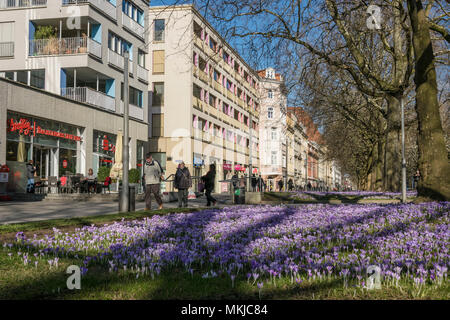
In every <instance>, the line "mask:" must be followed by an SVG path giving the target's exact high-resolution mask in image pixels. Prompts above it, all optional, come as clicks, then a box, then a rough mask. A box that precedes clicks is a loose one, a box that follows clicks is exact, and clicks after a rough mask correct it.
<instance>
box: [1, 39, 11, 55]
mask: <svg viewBox="0 0 450 320" xmlns="http://www.w3.org/2000/svg"><path fill="white" fill-rule="evenodd" d="M0 57H2V58H5V57H14V42H0Z"/></svg>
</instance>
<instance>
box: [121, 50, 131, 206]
mask: <svg viewBox="0 0 450 320" xmlns="http://www.w3.org/2000/svg"><path fill="white" fill-rule="evenodd" d="M128 59H129V53H128V51H125V52H124V54H123V63H124V66H123V77H124V80H123V95H124V96H123V127H124V131H123V153H122V163H123V175H122V197H120V201H121V203H120V204H121V208H122V211H123V212H129V211H130V206H129V204H130V202H129V201H130V190H129V189H128V169H129V146H128V139H129V132H128V131H129V130H128V129H129V123H128V99H129V94H128V91H129V89H128Z"/></svg>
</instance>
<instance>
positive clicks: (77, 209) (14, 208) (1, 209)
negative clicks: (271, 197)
mask: <svg viewBox="0 0 450 320" xmlns="http://www.w3.org/2000/svg"><path fill="white" fill-rule="evenodd" d="M214 197H215V198H216V199H217V200H218V201H219V202H218V203H217V206H216V207H225V206H229V205H231V204H232V202H231V197H230V196H229V195H219V194H216V195H214ZM188 205H189V207H191V208H201V207H206V198H205V196H203V197H200V198H198V199H194V200H189V202H188ZM164 207H165V208H177V207H178V202H170V203H164ZM157 208H158V205H157V203H156V201H155V200H154V198H152V209H153V210H156V209H157ZM118 209H119V203H118V202H80V201H70V202H68V201H65V202H62V201H34V202H19V201H17V202H16V201H8V202H0V224H10V223H20V222H32V221H41V220H50V219H62V218H74V217H89V216H99V215H105V214H113V213H117V212H118ZM144 209H145V203H144V202H140V201H137V202H136V211H139V210H144Z"/></svg>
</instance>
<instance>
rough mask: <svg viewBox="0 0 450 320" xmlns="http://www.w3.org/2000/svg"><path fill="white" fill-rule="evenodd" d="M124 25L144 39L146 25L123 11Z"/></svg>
mask: <svg viewBox="0 0 450 320" xmlns="http://www.w3.org/2000/svg"><path fill="white" fill-rule="evenodd" d="M122 25H123V26H124V27H125V28H126V29H128V30H130V31H131V32H133V33H134V34H135V35H137V36H138V37H140V38H142V39H144V27H143V26H141V25H140V24H139V23H137V22H136V21H134V20H133V19H131V18H130V17H129V16H127V15H126V14H125V13H123V12H122Z"/></svg>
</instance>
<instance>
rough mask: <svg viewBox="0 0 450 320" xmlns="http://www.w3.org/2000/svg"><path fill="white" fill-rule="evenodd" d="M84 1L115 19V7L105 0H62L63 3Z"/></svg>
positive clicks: (73, 3) (70, 3)
mask: <svg viewBox="0 0 450 320" xmlns="http://www.w3.org/2000/svg"><path fill="white" fill-rule="evenodd" d="M84 3H90V4H92V5H93V6H94V7H95V8H97V9H98V10H100V11H101V12H103V13H105V14H106V15H108V16H109V17H111V18H113V19H114V20H117V10H116V7H115V6H114V5H113V4H112V3H111V2H109V1H107V0H62V4H63V5H77V4H84Z"/></svg>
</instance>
